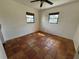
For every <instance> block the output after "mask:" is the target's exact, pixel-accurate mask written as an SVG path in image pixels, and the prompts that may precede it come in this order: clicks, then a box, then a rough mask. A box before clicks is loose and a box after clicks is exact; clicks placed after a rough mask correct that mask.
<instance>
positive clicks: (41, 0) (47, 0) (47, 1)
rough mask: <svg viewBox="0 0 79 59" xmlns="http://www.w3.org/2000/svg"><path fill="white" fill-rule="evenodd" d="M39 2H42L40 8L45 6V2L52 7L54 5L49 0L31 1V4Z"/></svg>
mask: <svg viewBox="0 0 79 59" xmlns="http://www.w3.org/2000/svg"><path fill="white" fill-rule="evenodd" d="M38 1H40V2H41V4H40V7H42V6H43V3H44V2H46V3H48V4H50V5H52V4H53V3H52V2H51V1H49V0H34V1H31V3H32V2H38Z"/></svg>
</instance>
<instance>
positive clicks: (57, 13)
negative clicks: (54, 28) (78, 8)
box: [48, 12, 59, 24]
mask: <svg viewBox="0 0 79 59" xmlns="http://www.w3.org/2000/svg"><path fill="white" fill-rule="evenodd" d="M50 15H58V18H57V22H56V23H53V22H49V21H50ZM58 21H59V12H54V13H49V16H48V22H49V23H50V24H58Z"/></svg>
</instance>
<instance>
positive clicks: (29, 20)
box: [26, 12, 35, 23]
mask: <svg viewBox="0 0 79 59" xmlns="http://www.w3.org/2000/svg"><path fill="white" fill-rule="evenodd" d="M26 22H27V23H34V22H35V19H34V14H33V13H29V12H26Z"/></svg>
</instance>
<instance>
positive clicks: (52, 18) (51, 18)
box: [49, 14, 59, 24]
mask: <svg viewBox="0 0 79 59" xmlns="http://www.w3.org/2000/svg"><path fill="white" fill-rule="evenodd" d="M58 16H59V15H58V14H57V15H49V23H55V24H56V23H57V22H58Z"/></svg>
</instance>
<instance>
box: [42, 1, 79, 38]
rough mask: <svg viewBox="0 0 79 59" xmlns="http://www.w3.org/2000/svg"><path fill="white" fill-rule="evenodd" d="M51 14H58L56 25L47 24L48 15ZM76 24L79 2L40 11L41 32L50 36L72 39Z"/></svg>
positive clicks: (78, 16)
mask: <svg viewBox="0 0 79 59" xmlns="http://www.w3.org/2000/svg"><path fill="white" fill-rule="evenodd" d="M52 12H60V15H59V23H58V24H49V23H48V14H49V13H52ZM78 23H79V2H74V3H71V4H67V5H62V6H57V7H54V8H51V9H47V10H42V11H41V30H42V31H45V32H48V33H51V34H55V35H59V36H62V37H66V38H69V39H73V36H74V34H75V31H76V28H77V25H78Z"/></svg>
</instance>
